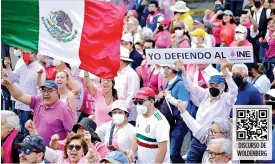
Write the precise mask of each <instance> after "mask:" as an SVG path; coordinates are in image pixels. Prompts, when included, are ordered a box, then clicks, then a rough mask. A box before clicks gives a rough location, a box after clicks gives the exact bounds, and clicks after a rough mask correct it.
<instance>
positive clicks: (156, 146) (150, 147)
mask: <svg viewBox="0 0 275 164" xmlns="http://www.w3.org/2000/svg"><path fill="white" fill-rule="evenodd" d="M137 144H138V145H139V146H142V147H145V148H149V149H156V148H158V145H150V144H146V143H143V142H141V141H139V140H137Z"/></svg>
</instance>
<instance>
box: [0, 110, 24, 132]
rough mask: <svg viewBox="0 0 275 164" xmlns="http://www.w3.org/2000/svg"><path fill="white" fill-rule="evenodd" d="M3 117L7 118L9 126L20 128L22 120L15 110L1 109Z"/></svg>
mask: <svg viewBox="0 0 275 164" xmlns="http://www.w3.org/2000/svg"><path fill="white" fill-rule="evenodd" d="M1 119H5V120H6V121H7V125H8V127H10V128H14V129H15V130H20V120H19V117H18V116H17V115H16V114H15V113H14V112H12V111H8V110H1Z"/></svg>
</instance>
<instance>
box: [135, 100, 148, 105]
mask: <svg viewBox="0 0 275 164" xmlns="http://www.w3.org/2000/svg"><path fill="white" fill-rule="evenodd" d="M144 101H146V100H138V99H136V100H134V104H135V105H138V104H139V105H142V104H143V103H144Z"/></svg>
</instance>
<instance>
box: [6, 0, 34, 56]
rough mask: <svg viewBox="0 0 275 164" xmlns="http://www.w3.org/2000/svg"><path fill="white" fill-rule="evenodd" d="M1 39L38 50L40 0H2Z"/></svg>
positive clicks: (28, 48) (14, 44) (12, 44)
mask: <svg viewBox="0 0 275 164" xmlns="http://www.w3.org/2000/svg"><path fill="white" fill-rule="evenodd" d="M1 30H2V31H1V41H2V42H3V43H6V44H9V45H11V46H15V47H19V48H24V49H27V50H30V51H34V52H37V51H38V37H39V3H38V0H2V1H1Z"/></svg>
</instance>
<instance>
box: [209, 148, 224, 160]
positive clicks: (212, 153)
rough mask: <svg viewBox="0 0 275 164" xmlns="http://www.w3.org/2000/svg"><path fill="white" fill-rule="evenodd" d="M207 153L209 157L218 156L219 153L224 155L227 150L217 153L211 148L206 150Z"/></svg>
mask: <svg viewBox="0 0 275 164" xmlns="http://www.w3.org/2000/svg"><path fill="white" fill-rule="evenodd" d="M206 153H207V154H208V157H209V158H212V159H213V158H216V157H217V155H223V154H225V152H222V153H215V152H212V151H210V150H206Z"/></svg>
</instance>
